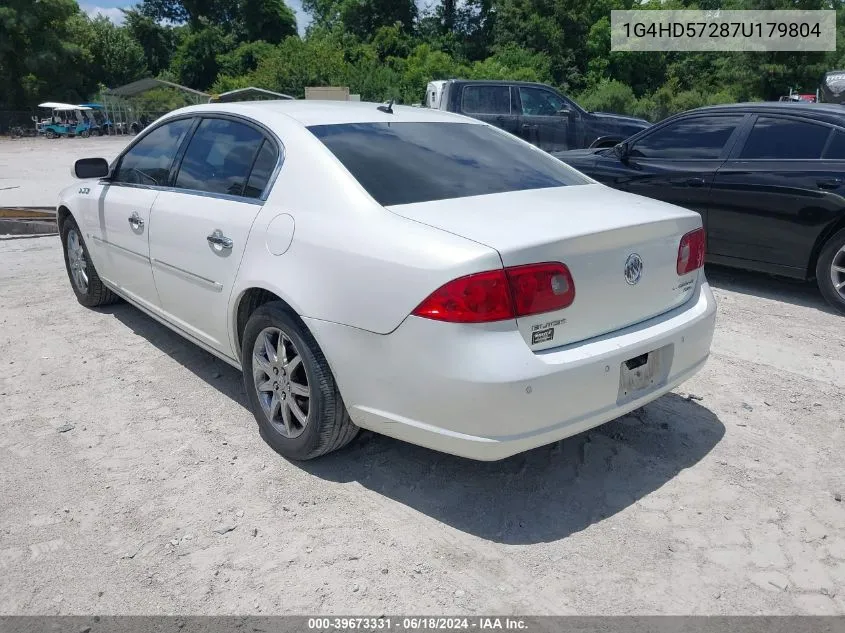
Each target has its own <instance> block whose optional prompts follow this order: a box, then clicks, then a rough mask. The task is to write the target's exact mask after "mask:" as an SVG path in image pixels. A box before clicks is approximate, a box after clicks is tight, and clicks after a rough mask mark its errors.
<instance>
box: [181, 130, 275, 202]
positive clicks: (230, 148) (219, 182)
mask: <svg viewBox="0 0 845 633" xmlns="http://www.w3.org/2000/svg"><path fill="white" fill-rule="evenodd" d="M263 141H264V136H263V135H262V134H261V132H259V131H258V130H256V129H255V128H252V127H250V126H248V125H244V124H243V123H236V122H234V121H229V120H226V119H204V120H203V122H202V123H200V126H199V127H198V128H197V131H196V132H195V133H194V136H193V138H191V142H190V143H189V144H188V150H187V151H186V152H185V157H184V158H183V159H182V165H181V166H180V167H179V175H177V176H176V182H175V183H174V185H175V186H176V187H179V188H181V189H194V190H196V191H207V192H209V193H225V194H230V195H233V196H241V195H243V194H244V186H245V185H246V179H247V176H249V172H250V169H252V164H253V162H254V161H255V157H256V154H257V153H258V149H259V147H260V146H261V143H262V142H263Z"/></svg>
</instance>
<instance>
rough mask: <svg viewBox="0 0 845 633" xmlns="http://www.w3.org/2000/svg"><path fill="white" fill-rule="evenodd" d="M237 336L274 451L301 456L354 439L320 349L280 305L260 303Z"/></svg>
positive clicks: (252, 400)
mask: <svg viewBox="0 0 845 633" xmlns="http://www.w3.org/2000/svg"><path fill="white" fill-rule="evenodd" d="M242 338H243V341H242V349H241V366H242V367H243V376H244V388H245V389H246V393H247V398H248V400H249V405H250V408H251V409H252V413H253V415H254V416H255V420H256V422H258V430H259V432H260V433H261V437H262V438H263V439H264V441H265V442H267V444H269V445H270V447H271V448H273V450H275V451H276V452H277V453H279V454H280V455H282V456H283V457H286V458H288V459H292V460H299V461H304V460H308V459H313V458H315V457H319V456H320V455H325V454H326V453H330V452H332V451H336V450H337V449H339V448H341V447H343V446H345V445H346V444H348V443H349V442H351V441H352V440H353V439H354V438H355V436H356V435H357V434H358V427H357V426H355V424H354V423H353V422H352V420H351V419H350V418H349V414H348V413H347V411H346V406H345V405H344V404H343V398H341V396H340V391H339V390H338V388H337V383H335V379H334V376H333V375H332V372H331V369H330V368H329V365H328V363H327V362H326V358H325V356H324V355H323V352H322V351H321V350H320V347H319V346H318V345H317V341H315V340H314V337H313V336H312V335H311V332H309V331H308V329H307V328H306V327H305V325H304V324H303V323H302V322H301V321H300V320H299V319H298V318H297V317H296V316H295V315H292V314H291V313H290V312H289V311H288V310H287V309H286V306H284V304H282V303H281V302H278V301H273V302H270V303H266V304H264V305H262V306H261V307H259V308H258V309H257V310H256V311H255V312H253V313H252V315H251V316H250V317H249V321H247V324H246V328H245V329H244V333H243V337H242ZM306 393H307V395H305V394H306Z"/></svg>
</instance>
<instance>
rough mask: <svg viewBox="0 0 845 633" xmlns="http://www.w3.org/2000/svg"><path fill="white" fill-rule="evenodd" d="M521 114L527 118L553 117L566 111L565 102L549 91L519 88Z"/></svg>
mask: <svg viewBox="0 0 845 633" xmlns="http://www.w3.org/2000/svg"><path fill="white" fill-rule="evenodd" d="M519 97H520V99H521V100H522V114H526V115H529V116H554V115H555V114H557V113H558V112H560V111H561V110H565V109H568V107H567V105H566V102H565V101H564V100H563V99H561V98H560V97H559V96H557V95H556V94H555V93H553V92H551V91H549V90H543V89H542V88H520V89H519Z"/></svg>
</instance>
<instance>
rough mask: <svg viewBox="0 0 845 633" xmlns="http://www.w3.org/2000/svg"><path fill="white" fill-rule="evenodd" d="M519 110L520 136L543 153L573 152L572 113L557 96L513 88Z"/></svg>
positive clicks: (523, 87) (534, 87)
mask: <svg viewBox="0 0 845 633" xmlns="http://www.w3.org/2000/svg"><path fill="white" fill-rule="evenodd" d="M514 89H515V90H518V91H519V100H520V103H521V106H522V124H521V125H522V132H523V134H522V136H523V137H524V138H525V140H527V141H529V142H531V143H534V145H537V147H539V148H540V149H544V150H546V151H547V152H562V151H564V150H567V149H574V148H575V142H574V135H573V131H574V127H573V125H572V121H571V117H573V116H575V111H574V109H573V108H571V107H570V106H569V104H567V103H566V102H565V101H564V100H563V99H561V98H560V96H558V95H557V94H555V93H554V92H552V91H551V90H548V89H546V88H539V87H536V86H519V87H518V88H517V87H514Z"/></svg>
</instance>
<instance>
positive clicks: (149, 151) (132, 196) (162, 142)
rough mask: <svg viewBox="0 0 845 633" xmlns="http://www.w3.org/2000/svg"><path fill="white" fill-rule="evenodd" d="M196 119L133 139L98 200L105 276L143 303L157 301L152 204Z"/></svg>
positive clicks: (97, 238) (98, 239) (99, 244)
mask: <svg viewBox="0 0 845 633" xmlns="http://www.w3.org/2000/svg"><path fill="white" fill-rule="evenodd" d="M192 121H193V120H192V119H177V120H175V121H171V122H169V123H166V124H164V125H162V126H160V127H158V128H156V129H154V130H153V131H152V132H150V133H149V134H146V135H145V136H144V137H143V138H141V139H140V140H139V141H138V142H137V143H135V144H134V145H132V146H131V147H130V148H129V149H128V150H127V152H126V153H125V154H124V155H123V156H122V157H121V158H120V159H119V161H118V164H117V167H116V169H115V172H114V174H113V175H112V177H111V179H110V180H109V181H108V183H107V184H105V186H104V188H103V191H102V193H101V194H100V196H101V200H102V201H101V203H99V211H98V212H99V214H100V217H99V225H100V226H99V228H100V230H99V235H96V234H95V236H94V242H95V244H96V245H97V247H98V250H99V251H100V252H101V253H102V254H103V256H104V257H105V259H106V265H105V267H104V268H103V273H104V275H103V276H104V278H105V279H106V280H107V281H109V282H111V283H112V284H113V285H114V286H117V288H118V289H119V290H120V292H121V293H122V294H124V295H126V296H127V298H129V299H132V300H134V301H136V302H138V303H140V304H142V305H143V306H146V307H148V308H155V307H157V306H158V303H159V301H158V295H157V293H156V287H155V282H154V281H153V273H152V269H151V268H150V245H149V234H150V228H151V222H150V220H151V218H150V210H151V209H152V207H153V204H154V203H155V201H156V198H157V197H158V195H159V193H160V191H161V187H163V186H165V185H166V184H167V179H168V174H169V171H170V167H171V165H172V164H173V160H174V158H175V156H176V152H177V150H178V148H179V145H180V143H181V142H182V140H183V139H184V137H185V135H186V134H187V132H188V130H189V129H190V127H191V125H192Z"/></svg>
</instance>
